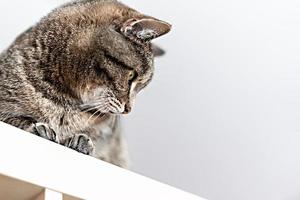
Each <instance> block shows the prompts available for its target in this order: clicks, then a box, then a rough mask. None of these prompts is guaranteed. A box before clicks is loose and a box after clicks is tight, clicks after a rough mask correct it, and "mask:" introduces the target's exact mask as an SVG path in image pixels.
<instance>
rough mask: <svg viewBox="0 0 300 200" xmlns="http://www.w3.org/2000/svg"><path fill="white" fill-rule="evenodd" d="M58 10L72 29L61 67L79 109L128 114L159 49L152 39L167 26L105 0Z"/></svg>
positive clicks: (81, 3)
mask: <svg viewBox="0 0 300 200" xmlns="http://www.w3.org/2000/svg"><path fill="white" fill-rule="evenodd" d="M56 12H59V20H60V21H63V22H67V20H68V23H69V24H68V25H67V26H70V27H71V29H70V30H69V32H71V35H72V39H71V40H70V41H69V42H68V44H67V49H68V53H67V54H66V55H68V57H67V59H69V65H70V67H68V68H67V67H66V68H63V69H62V70H63V72H64V73H63V74H64V76H65V77H64V80H67V81H68V82H69V83H70V84H69V87H70V88H71V89H72V90H73V91H74V93H76V94H77V96H78V97H79V98H80V99H81V101H82V103H81V105H80V107H81V109H82V110H84V111H90V112H95V113H96V112H97V113H115V114H122V113H123V114H126V113H129V112H130V111H131V108H132V105H133V102H134V100H135V97H136V95H137V93H138V92H139V91H140V90H142V89H143V88H144V87H146V86H147V85H148V84H149V82H150V81H151V79H152V77H153V72H154V66H153V59H154V57H155V56H156V55H159V54H161V53H163V51H162V50H160V49H159V48H157V47H156V46H154V45H153V44H152V43H151V41H152V40H153V39H155V38H158V37H160V36H162V35H164V34H166V33H168V32H169V31H170V29H171V25H170V24H168V23H166V22H164V21H161V20H158V19H155V18H153V17H150V16H147V15H144V14H141V13H139V12H137V11H135V10H133V9H131V8H129V7H127V6H125V5H123V4H121V3H119V2H116V1H108V0H106V1H103V0H90V1H77V2H75V3H73V4H69V5H66V6H65V7H62V8H61V9H60V10H58V11H56ZM64 20H66V21H64ZM52 23H53V22H52ZM60 23H61V22H60Z"/></svg>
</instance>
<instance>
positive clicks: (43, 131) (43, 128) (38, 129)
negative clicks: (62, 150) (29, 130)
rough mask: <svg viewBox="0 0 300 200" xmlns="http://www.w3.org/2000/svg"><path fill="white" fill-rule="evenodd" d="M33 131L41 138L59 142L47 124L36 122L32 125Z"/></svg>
mask: <svg viewBox="0 0 300 200" xmlns="http://www.w3.org/2000/svg"><path fill="white" fill-rule="evenodd" d="M33 132H34V134H36V135H38V136H40V137H42V138H45V139H47V140H50V141H53V142H56V143H59V139H58V136H57V134H56V133H55V131H54V130H53V129H51V128H50V127H49V126H48V125H47V124H43V123H36V124H35V126H34V127H33Z"/></svg>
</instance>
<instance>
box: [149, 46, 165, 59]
mask: <svg viewBox="0 0 300 200" xmlns="http://www.w3.org/2000/svg"><path fill="white" fill-rule="evenodd" d="M152 51H153V54H154V56H155V57H159V56H163V55H165V53H166V52H165V50H163V49H162V48H160V47H159V46H157V45H155V44H152Z"/></svg>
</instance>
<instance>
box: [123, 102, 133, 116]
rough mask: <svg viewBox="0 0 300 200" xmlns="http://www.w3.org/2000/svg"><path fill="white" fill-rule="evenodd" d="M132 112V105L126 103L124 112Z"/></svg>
mask: <svg viewBox="0 0 300 200" xmlns="http://www.w3.org/2000/svg"><path fill="white" fill-rule="evenodd" d="M130 112H131V106H130V105H129V104H126V105H125V109H124V112H123V114H128V113H130Z"/></svg>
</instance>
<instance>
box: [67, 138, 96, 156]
mask: <svg viewBox="0 0 300 200" xmlns="http://www.w3.org/2000/svg"><path fill="white" fill-rule="evenodd" d="M67 146H68V147H69V148H71V149H74V150H76V151H78V152H80V153H83V154H86V155H93V153H94V151H95V147H94V143H93V142H92V140H91V138H90V137H89V136H88V135H86V134H77V135H75V136H74V137H72V138H70V141H69V142H68V144H67Z"/></svg>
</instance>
